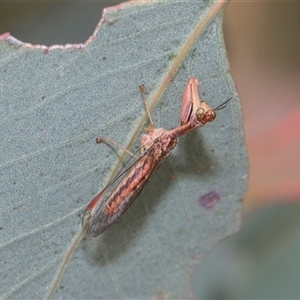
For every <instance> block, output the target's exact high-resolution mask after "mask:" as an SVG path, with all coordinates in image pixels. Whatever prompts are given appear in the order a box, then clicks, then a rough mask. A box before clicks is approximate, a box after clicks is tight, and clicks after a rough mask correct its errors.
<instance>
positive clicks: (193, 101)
mask: <svg viewBox="0 0 300 300" xmlns="http://www.w3.org/2000/svg"><path fill="white" fill-rule="evenodd" d="M198 86H199V84H198V80H197V79H196V78H193V77H192V78H190V79H189V80H188V82H187V84H186V86H185V89H184V92H183V96H182V101H181V109H180V125H183V124H187V123H188V122H189V121H191V118H192V117H193V116H194V114H195V113H196V111H197V110H198V108H199V107H200V102H201V100H200V97H199V92H198Z"/></svg>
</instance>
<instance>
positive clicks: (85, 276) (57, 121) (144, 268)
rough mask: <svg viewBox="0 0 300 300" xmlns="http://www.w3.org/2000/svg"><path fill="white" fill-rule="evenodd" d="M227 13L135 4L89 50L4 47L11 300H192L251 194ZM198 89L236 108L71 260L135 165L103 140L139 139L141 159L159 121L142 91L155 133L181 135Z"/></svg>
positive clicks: (4, 211) (208, 6) (186, 143)
mask: <svg viewBox="0 0 300 300" xmlns="http://www.w3.org/2000/svg"><path fill="white" fill-rule="evenodd" d="M223 5H224V3H222V2H215V3H213V2H211V3H208V2H207V1H188V2H186V1H160V2H150V3H148V2H145V3H143V2H136V1H133V2H127V3H124V4H122V5H120V6H116V7H115V8H110V9H107V10H106V11H105V12H104V14H103V18H102V19H101V21H100V23H99V25H98V27H97V28H96V30H95V32H94V34H93V35H92V36H91V37H90V39H89V40H88V41H87V42H86V43H85V44H79V45H78V44H77V45H66V46H52V47H49V48H47V47H45V46H33V45H30V44H25V43H22V42H20V41H18V40H16V39H15V38H13V37H12V36H10V35H9V34H3V35H2V36H0V66H1V67H0V78H1V81H0V93H1V94H0V95H1V96H0V99H1V103H0V104H1V108H0V112H1V119H0V120H1V121H0V133H1V141H2V142H1V150H0V155H1V156H0V163H1V165H0V167H1V181H0V184H1V188H0V190H1V197H0V207H1V219H0V227H1V231H0V243H1V245H0V255H1V260H2V262H3V263H2V267H1V271H0V272H1V281H0V291H1V292H0V294H1V295H2V296H3V297H4V298H13V299H16V298H23V299H24V298H42V297H45V296H46V295H47V294H48V296H49V295H50V294H49V293H52V292H53V291H54V290H55V287H56V286H55V284H54V282H56V283H58V282H59V280H60V279H61V281H60V282H59V286H58V291H57V292H56V293H55V294H54V298H64V299H66V298H72V299H75V298H76V299H83V298H86V299H91V298H100V297H101V298H102V299H117V298H153V297H163V296H165V297H167V298H170V299H171V298H172V299H173V298H187V297H189V296H190V295H191V280H190V279H191V276H192V272H193V269H194V267H195V265H196V264H197V263H199V261H200V259H201V258H202V257H203V255H204V254H205V253H206V252H207V251H208V250H210V249H211V248H212V247H213V246H215V245H216V243H217V242H218V241H219V240H222V239H224V238H225V237H226V236H229V235H232V234H233V233H235V232H237V230H238V228H239V226H240V209H241V199H242V198H243V195H244V192H245V188H246V184H247V157H246V151H245V145H244V135H243V128H242V117H241V110H240V104H239V101H238V96H237V92H236V90H235V87H234V84H233V81H232V79H231V76H230V74H229V65H228V62H227V58H226V51H225V47H224V41H223V36H222V13H219V14H218V15H215V14H216V13H217V12H218V11H219V10H220V9H221V8H222V6H223ZM199 34H200V35H199ZM190 77H196V78H198V80H199V82H200V93H201V96H202V98H203V99H204V100H205V101H206V102H208V104H209V105H210V106H211V107H216V106H218V105H219V104H221V103H223V102H224V101H225V100H227V99H228V98H230V97H232V98H233V99H232V100H231V101H230V102H229V104H228V106H227V108H226V109H224V110H221V111H218V112H217V113H218V115H217V119H216V120H215V121H214V122H213V123H211V124H207V125H206V126H204V127H203V128H200V129H198V130H195V131H193V132H191V133H189V134H187V135H186V136H183V137H182V138H180V139H179V143H178V146H177V147H176V149H175V150H174V151H173V152H172V154H171V155H170V157H168V159H167V160H166V162H165V163H164V164H163V166H162V167H161V168H160V169H159V170H158V171H157V173H156V174H155V175H154V176H153V178H152V179H151V181H150V182H149V183H148V185H147V186H146V187H145V189H144V190H143V192H142V193H141V195H140V196H139V197H138V199H137V200H136V202H135V203H134V204H133V205H132V207H131V208H130V210H129V211H128V212H126V214H125V215H124V216H123V217H122V218H121V219H120V220H119V221H118V222H116V224H114V226H112V227H111V228H110V229H108V230H107V231H106V232H105V233H103V234H102V235H100V236H99V237H98V238H93V239H84V240H82V241H81V242H80V243H79V245H78V246H77V248H76V250H75V252H74V253H71V252H72V249H70V247H72V246H75V244H74V238H75V237H76V236H77V237H78V233H79V232H80V228H81V218H82V215H83V211H84V208H85V206H86V205H87V204H88V203H89V201H90V200H91V199H92V198H93V197H94V196H95V195H96V194H97V193H98V192H99V191H100V190H101V189H102V188H103V187H104V186H105V184H106V183H107V181H108V179H109V177H110V176H111V175H112V173H113V172H114V170H115V169H116V167H117V166H119V164H120V163H121V160H123V155H122V152H118V150H115V149H113V148H112V147H108V146H106V145H105V144H100V145H99V144H96V143H95V138H96V137H99V136H100V137H107V138H110V139H113V140H115V141H117V142H118V143H120V144H122V145H125V146H126V145H128V144H131V142H132V141H134V140H135V142H134V147H133V149H137V147H138V146H139V139H138V136H139V134H140V133H141V131H142V130H143V128H144V127H143V126H144V125H143V124H144V121H145V120H146V118H145V111H144V107H143V103H142V100H141V96H140V92H139V88H138V87H139V85H141V84H145V87H146V91H147V97H148V101H149V104H150V107H151V109H152V114H153V119H154V122H155V125H156V127H163V128H166V129H169V128H172V127H175V126H177V125H178V119H179V111H180V105H181V103H180V102H181V97H182V92H183V89H184V86H185V84H186V82H187V80H188V79H189V78H190ZM147 124H149V123H148V121H147V122H146V125H147ZM136 138H137V139H136ZM211 192H213V193H211ZM208 193H210V195H217V196H220V199H219V201H218V202H217V203H215V205H214V206H213V207H211V208H209V207H206V206H205V205H201V204H200V202H199V199H200V198H201V197H202V196H204V195H206V194H208ZM72 240H73V242H72ZM67 254H68V255H70V261H69V263H68V265H67V266H66V264H65V263H64V259H65V256H66V255H67ZM65 267H66V268H65ZM58 272H60V273H59V274H60V275H59V276H58V275H57V274H58Z"/></svg>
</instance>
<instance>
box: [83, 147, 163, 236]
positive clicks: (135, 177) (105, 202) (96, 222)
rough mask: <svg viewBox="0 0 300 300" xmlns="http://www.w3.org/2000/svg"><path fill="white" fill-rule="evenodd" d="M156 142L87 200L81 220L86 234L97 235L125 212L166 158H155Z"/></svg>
mask: <svg viewBox="0 0 300 300" xmlns="http://www.w3.org/2000/svg"><path fill="white" fill-rule="evenodd" d="M154 148H155V143H154V144H153V145H152V146H151V147H150V148H149V149H147V151H145V153H144V154H142V155H141V156H140V157H139V158H137V159H136V160H135V161H133V162H132V160H130V161H131V163H130V164H129V165H128V164H126V165H127V167H125V168H123V169H122V170H121V172H120V173H119V174H118V175H117V176H116V177H115V178H114V179H113V180H112V181H111V182H110V183H109V184H108V185H107V186H106V187H105V188H104V189H103V190H102V191H101V192H100V193H99V194H98V195H97V196H95V198H94V199H93V200H92V201H91V202H90V203H89V205H88V206H87V208H86V210H85V213H84V216H83V220H82V226H83V232H84V234H85V235H86V236H97V235H99V234H100V233H102V232H103V231H105V230H106V229H107V228H108V227H110V226H111V225H112V224H113V223H114V222H115V221H116V220H117V219H119V218H120V217H121V215H123V213H125V211H126V210H127V209H128V208H129V207H130V205H131V204H132V203H133V201H134V200H135V199H136V197H137V196H138V195H139V193H140V192H141V190H142V189H143V187H144V186H145V184H146V183H147V182H148V181H149V179H150V178H151V176H152V175H153V174H154V173H155V171H156V170H157V169H158V167H159V166H160V165H161V163H162V162H163V161H164V160H165V158H166V157H161V158H159V159H155V155H154V154H155V153H154V152H155V151H154Z"/></svg>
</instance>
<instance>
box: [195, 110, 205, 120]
mask: <svg viewBox="0 0 300 300" xmlns="http://www.w3.org/2000/svg"><path fill="white" fill-rule="evenodd" d="M204 116H205V110H204V109H203V108H201V107H200V108H198V109H197V111H196V118H197V121H198V122H202V121H203V118H204Z"/></svg>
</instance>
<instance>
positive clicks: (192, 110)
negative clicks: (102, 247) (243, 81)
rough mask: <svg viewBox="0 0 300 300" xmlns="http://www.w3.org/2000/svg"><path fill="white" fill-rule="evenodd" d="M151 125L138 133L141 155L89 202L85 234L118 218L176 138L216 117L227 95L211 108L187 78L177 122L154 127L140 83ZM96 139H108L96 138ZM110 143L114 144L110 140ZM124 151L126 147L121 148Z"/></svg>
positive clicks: (193, 81) (92, 233) (94, 233)
mask: <svg viewBox="0 0 300 300" xmlns="http://www.w3.org/2000/svg"><path fill="white" fill-rule="evenodd" d="M140 90H141V94H142V99H143V102H144V104H145V109H146V111H147V114H148V117H149V121H150V126H149V127H147V128H146V129H145V132H146V133H145V134H143V135H142V136H141V155H140V156H139V157H136V156H135V155H134V154H132V155H133V156H134V157H135V160H134V161H133V163H131V164H130V165H129V166H127V167H125V169H123V170H121V172H120V173H119V174H118V175H117V176H116V177H115V178H114V179H113V180H112V181H111V182H109V183H108V185H107V186H106V187H105V188H104V189H103V190H102V191H101V192H100V193H99V194H98V195H97V196H95V198H94V199H93V200H92V201H91V202H90V203H89V205H88V206H87V208H86V210H85V212H84V216H83V220H82V230H83V233H84V234H85V235H86V236H97V235H99V234H101V233H102V232H103V231H105V230H106V229H107V228H108V227H110V226H111V225H112V224H113V223H114V222H115V221H116V220H118V219H119V218H120V217H121V216H122V215H123V214H124V213H125V211H126V210H127V209H128V208H129V207H130V205H131V204H132V203H133V201H134V200H135V199H136V197H137V196H138V195H139V193H140V192H141V191H142V189H143V188H144V186H145V184H146V183H147V182H148V181H149V179H150V178H151V176H152V175H153V174H154V173H155V172H156V170H157V169H158V168H159V166H160V165H161V164H162V163H163V162H164V160H165V159H166V158H167V156H168V155H169V154H170V153H171V151H172V149H173V148H174V147H175V146H176V144H177V138H178V137H179V136H181V135H183V134H185V133H187V132H189V131H191V130H193V129H195V128H197V127H200V126H203V125H204V124H206V123H207V122H211V121H213V120H214V119H215V118H216V110H220V109H223V108H225V107H226V104H227V102H228V101H229V100H230V99H231V98H230V99H228V100H227V101H225V102H224V103H222V104H221V105H219V106H217V107H216V108H214V109H211V108H210V107H209V106H208V105H207V104H206V103H205V102H204V101H202V100H200V97H199V93H198V81H197V79H195V78H190V79H189V80H188V82H187V85H186V87H185V90H184V93H183V98H182V104H181V110H180V125H179V126H178V127H175V128H174V129H170V130H165V129H163V128H155V127H154V123H153V120H152V117H151V114H150V111H149V108H148V106H147V101H146V97H145V88H144V85H141V86H140ZM96 141H97V142H102V141H108V142H112V141H111V140H106V139H102V138H98V139H97V140H96ZM112 143H113V144H116V143H114V142H112ZM124 150H125V151H126V152H129V151H127V150H126V149H124Z"/></svg>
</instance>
